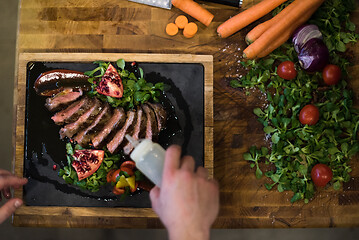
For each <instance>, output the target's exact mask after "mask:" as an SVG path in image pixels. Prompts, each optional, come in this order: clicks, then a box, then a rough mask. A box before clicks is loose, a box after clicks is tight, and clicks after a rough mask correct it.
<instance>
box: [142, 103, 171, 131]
mask: <svg viewBox="0 0 359 240" xmlns="http://www.w3.org/2000/svg"><path fill="white" fill-rule="evenodd" d="M147 104H148V105H149V106H150V107H151V108H152V109H153V111H154V113H155V115H156V120H157V126H158V128H157V129H158V132H160V131H161V130H162V129H163V128H164V126H165V125H166V121H167V112H166V110H165V109H164V108H163V106H162V105H161V104H160V103H147Z"/></svg>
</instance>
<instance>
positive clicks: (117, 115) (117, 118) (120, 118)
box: [92, 108, 126, 148]
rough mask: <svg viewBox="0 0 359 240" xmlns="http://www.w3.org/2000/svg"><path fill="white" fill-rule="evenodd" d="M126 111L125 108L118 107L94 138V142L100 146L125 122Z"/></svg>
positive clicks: (96, 146)
mask: <svg viewBox="0 0 359 240" xmlns="http://www.w3.org/2000/svg"><path fill="white" fill-rule="evenodd" d="M125 119H126V113H125V111H124V110H123V108H116V109H115V111H114V113H113V115H112V117H111V118H110V120H108V122H107V124H106V125H105V126H104V127H103V129H102V130H101V131H100V132H99V133H98V134H97V135H96V136H95V137H94V138H93V139H92V144H93V146H94V147H95V148H98V147H99V146H100V145H101V144H102V143H103V141H104V140H105V139H106V138H107V137H108V136H109V134H110V133H111V132H112V131H114V130H115V129H116V128H117V127H118V126H119V125H121V124H122V123H124V122H125Z"/></svg>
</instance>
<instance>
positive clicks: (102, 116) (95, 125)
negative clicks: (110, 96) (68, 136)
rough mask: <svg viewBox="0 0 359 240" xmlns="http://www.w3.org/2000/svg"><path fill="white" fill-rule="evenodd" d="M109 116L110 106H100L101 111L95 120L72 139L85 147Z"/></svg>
mask: <svg viewBox="0 0 359 240" xmlns="http://www.w3.org/2000/svg"><path fill="white" fill-rule="evenodd" d="M110 117H111V110H110V106H108V105H107V104H106V105H105V106H104V107H103V108H102V110H101V112H100V113H99V114H98V115H97V116H96V118H95V120H94V121H93V122H92V124H91V125H90V126H88V127H87V128H86V129H84V130H82V131H81V132H79V133H78V134H77V135H76V136H75V138H74V140H75V141H76V142H77V143H78V144H80V145H81V146H82V147H86V146H87V145H88V144H89V142H90V141H91V139H93V138H94V137H95V135H96V134H97V131H99V130H101V129H102V128H103V127H104V126H105V124H106V122H107V121H108V120H109V119H110Z"/></svg>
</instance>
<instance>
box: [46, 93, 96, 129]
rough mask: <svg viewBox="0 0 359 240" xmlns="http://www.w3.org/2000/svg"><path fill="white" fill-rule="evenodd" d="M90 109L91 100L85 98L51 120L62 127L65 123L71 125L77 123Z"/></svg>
mask: <svg viewBox="0 0 359 240" xmlns="http://www.w3.org/2000/svg"><path fill="white" fill-rule="evenodd" d="M89 107H90V99H89V98H87V97H84V98H82V99H80V100H78V101H76V102H74V103H73V104H71V105H70V106H69V107H67V108H65V109H64V110H61V111H60V112H57V113H56V114H55V115H54V116H52V118H51V119H52V120H53V121H54V122H55V123H56V124H57V125H62V124H63V123H71V122H74V121H76V120H77V119H78V118H79V117H80V116H81V114H82V113H83V112H84V111H86V110H87V109H88V108H89Z"/></svg>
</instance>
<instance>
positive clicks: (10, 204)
mask: <svg viewBox="0 0 359 240" xmlns="http://www.w3.org/2000/svg"><path fill="white" fill-rule="evenodd" d="M22 203H23V202H22V200H21V199H18V198H13V199H10V200H9V201H7V202H6V203H5V204H4V205H3V206H2V207H1V208H0V224H1V223H2V222H4V221H5V220H6V219H7V218H8V217H10V216H11V215H12V214H13V213H14V212H15V210H16V209H17V208H19V207H20V206H21V205H22Z"/></svg>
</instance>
